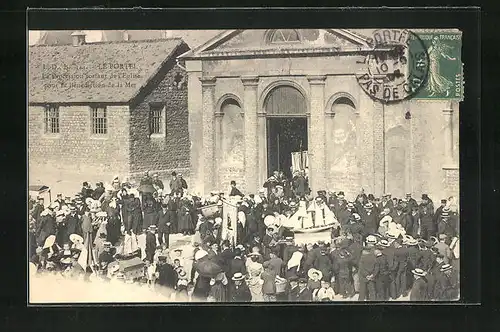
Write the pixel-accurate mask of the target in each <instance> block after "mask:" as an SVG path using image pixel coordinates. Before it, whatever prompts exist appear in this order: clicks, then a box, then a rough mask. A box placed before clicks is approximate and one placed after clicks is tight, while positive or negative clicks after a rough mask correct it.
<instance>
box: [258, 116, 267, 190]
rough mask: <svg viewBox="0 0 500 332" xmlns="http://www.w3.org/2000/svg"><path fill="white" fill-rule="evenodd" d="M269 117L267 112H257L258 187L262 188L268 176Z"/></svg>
mask: <svg viewBox="0 0 500 332" xmlns="http://www.w3.org/2000/svg"><path fill="white" fill-rule="evenodd" d="M266 122H267V118H266V113H264V112H259V113H257V131H258V135H257V136H258V137H257V140H258V145H259V151H258V158H259V159H258V160H259V161H258V163H259V174H258V179H259V183H258V184H257V185H258V188H260V187H261V186H262V185H263V184H264V182H265V181H266V178H267V148H266V146H267V134H266V126H267V123H266Z"/></svg>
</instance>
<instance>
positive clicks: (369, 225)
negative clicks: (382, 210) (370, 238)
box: [359, 202, 379, 234]
mask: <svg viewBox="0 0 500 332" xmlns="http://www.w3.org/2000/svg"><path fill="white" fill-rule="evenodd" d="M359 213H360V216H361V219H362V220H363V224H364V227H363V228H364V233H365V234H375V233H376V232H377V229H378V226H379V221H378V216H377V214H376V213H374V211H373V204H372V203H371V202H368V203H366V204H365V205H364V208H363V209H361V210H360V211H359Z"/></svg>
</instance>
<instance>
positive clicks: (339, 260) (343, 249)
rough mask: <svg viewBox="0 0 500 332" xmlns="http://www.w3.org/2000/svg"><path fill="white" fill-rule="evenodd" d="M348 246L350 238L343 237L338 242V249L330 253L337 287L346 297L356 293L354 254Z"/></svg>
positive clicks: (339, 292)
mask: <svg viewBox="0 0 500 332" xmlns="http://www.w3.org/2000/svg"><path fill="white" fill-rule="evenodd" d="M348 246H349V240H347V239H343V240H342V241H340V243H339V244H338V247H339V248H338V250H333V251H332V252H331V253H330V257H331V259H332V262H333V266H332V267H333V274H334V276H335V286H336V287H335V288H336V289H337V293H338V294H340V295H341V296H342V297H343V298H344V299H345V298H348V297H351V296H353V294H354V285H353V284H352V263H353V262H352V260H353V256H352V254H351V253H350V252H349V250H348ZM356 265H357V264H356Z"/></svg>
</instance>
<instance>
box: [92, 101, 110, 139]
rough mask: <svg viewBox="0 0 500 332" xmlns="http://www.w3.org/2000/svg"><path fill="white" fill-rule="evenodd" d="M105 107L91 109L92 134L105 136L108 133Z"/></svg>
mask: <svg viewBox="0 0 500 332" xmlns="http://www.w3.org/2000/svg"><path fill="white" fill-rule="evenodd" d="M106 111H107V110H106V107H105V106H104V107H102V106H101V107H92V134H96V135H105V134H107V133H108V122H107V121H108V119H107V112H106Z"/></svg>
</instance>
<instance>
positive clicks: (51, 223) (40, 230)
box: [36, 209, 56, 247]
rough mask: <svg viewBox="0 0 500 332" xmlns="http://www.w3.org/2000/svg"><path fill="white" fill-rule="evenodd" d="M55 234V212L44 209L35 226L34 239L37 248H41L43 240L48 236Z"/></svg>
mask: <svg viewBox="0 0 500 332" xmlns="http://www.w3.org/2000/svg"><path fill="white" fill-rule="evenodd" d="M55 234H56V219H55V212H54V211H53V210H51V209H45V210H43V211H42V212H41V213H40V221H39V222H38V224H37V229H36V238H37V241H36V242H37V244H38V246H39V247H41V246H43V245H44V243H45V240H46V239H47V238H48V237H49V236H50V235H55Z"/></svg>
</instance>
